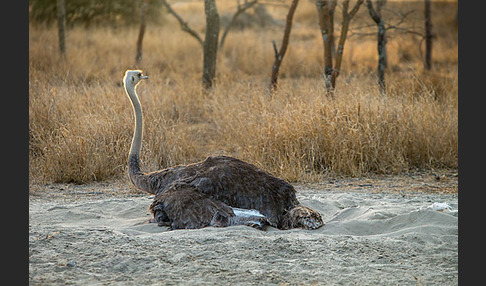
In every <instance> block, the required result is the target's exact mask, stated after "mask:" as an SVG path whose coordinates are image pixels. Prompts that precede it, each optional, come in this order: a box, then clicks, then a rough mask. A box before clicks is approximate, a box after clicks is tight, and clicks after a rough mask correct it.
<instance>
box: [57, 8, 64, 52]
mask: <svg viewBox="0 0 486 286" xmlns="http://www.w3.org/2000/svg"><path fill="white" fill-rule="evenodd" d="M57 27H58V36H59V51H60V53H61V57H63V58H64V56H65V55H66V6H65V3H64V0H57Z"/></svg>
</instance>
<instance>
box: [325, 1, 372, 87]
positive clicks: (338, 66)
mask: <svg viewBox="0 0 486 286" xmlns="http://www.w3.org/2000/svg"><path fill="white" fill-rule="evenodd" d="M363 1H364V0H358V1H357V2H356V4H355V5H354V7H353V9H352V10H351V11H350V12H349V13H348V6H349V0H344V1H343V23H342V27H341V35H340V37H339V44H338V49H337V54H336V60H335V64H334V68H333V70H332V74H331V85H330V87H331V89H332V90H334V89H335V88H336V78H337V77H338V76H339V74H340V72H341V63H342V61H343V52H344V43H345V42H346V37H347V35H348V30H349V24H350V22H351V19H352V18H353V17H354V15H356V13H357V12H358V10H359V7H360V6H361V4H362V3H363Z"/></svg>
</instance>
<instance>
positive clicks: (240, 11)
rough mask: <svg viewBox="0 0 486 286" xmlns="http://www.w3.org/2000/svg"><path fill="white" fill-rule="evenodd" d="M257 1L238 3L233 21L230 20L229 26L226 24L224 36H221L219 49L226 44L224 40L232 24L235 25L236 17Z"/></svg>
mask: <svg viewBox="0 0 486 286" xmlns="http://www.w3.org/2000/svg"><path fill="white" fill-rule="evenodd" d="M256 3H258V0H253V1H250V2H246V1H245V3H244V4H243V5H241V4H239V3H238V8H237V10H236V13H235V14H234V15H233V17H232V18H231V21H230V22H229V24H228V26H226V28H225V29H224V33H223V36H222V37H221V40H220V42H219V49H220V50H222V49H223V45H224V40H225V39H226V35H227V34H228V31H229V29H230V28H231V26H232V25H233V23H234V22H235V21H236V18H237V17H238V16H239V15H240V14H241V13H243V12H245V11H246V10H247V9H249V8H251V7H252V6H253V5H255V4H256Z"/></svg>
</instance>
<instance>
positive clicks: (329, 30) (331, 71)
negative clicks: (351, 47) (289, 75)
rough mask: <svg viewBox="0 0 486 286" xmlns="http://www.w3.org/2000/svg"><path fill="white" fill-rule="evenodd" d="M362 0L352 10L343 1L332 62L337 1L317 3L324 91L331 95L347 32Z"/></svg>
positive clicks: (338, 72)
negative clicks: (335, 49) (338, 32)
mask: <svg viewBox="0 0 486 286" xmlns="http://www.w3.org/2000/svg"><path fill="white" fill-rule="evenodd" d="M363 1H364V0H358V1H356V3H355V5H354V6H353V9H351V11H348V9H349V0H344V1H343V4H342V5H343V10H342V11H343V12H342V13H343V14H342V26H341V34H340V36H339V43H338V50H337V53H336V54H335V59H334V61H333V54H334V53H333V51H334V11H335V9H336V5H337V0H324V1H322V0H321V1H317V2H316V6H317V12H318V16H319V27H320V29H321V34H322V40H323V43H324V75H325V77H326V90H327V92H328V93H330V94H331V95H332V94H333V92H334V89H335V88H336V79H337V77H338V76H339V74H340V72H341V63H342V60H343V52H344V43H345V42H346V38H347V35H348V31H349V25H350V23H351V19H352V18H353V17H354V16H355V15H356V13H357V12H358V10H359V7H360V6H361V4H363Z"/></svg>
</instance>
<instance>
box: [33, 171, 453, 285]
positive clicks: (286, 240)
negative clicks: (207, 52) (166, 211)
mask: <svg viewBox="0 0 486 286" xmlns="http://www.w3.org/2000/svg"><path fill="white" fill-rule="evenodd" d="M457 179H458V175H457V171H456V172H454V171H438V172H416V173H410V174H405V175H400V176H379V177H378V176H377V177H374V178H360V179H339V178H333V179H329V180H326V181H323V182H321V183H317V184H308V185H307V184H306V185H296V189H297V191H298V199H299V200H300V201H301V203H302V204H304V205H307V206H309V207H312V208H314V209H316V210H318V211H319V212H320V213H321V214H322V215H323V218H324V221H325V222H326V223H327V224H326V225H325V226H324V227H322V228H320V229H318V230H316V231H306V230H301V229H293V230H287V231H281V230H278V229H273V228H270V229H268V230H267V231H259V230H256V229H253V228H250V227H246V226H234V227H228V228H212V227H209V228H204V229H199V230H176V231H168V230H167V228H165V227H158V226H156V225H155V224H150V223H147V221H148V219H149V218H150V215H149V212H148V206H149V204H150V203H151V200H152V198H151V197H150V196H149V195H147V194H143V193H139V192H135V191H134V190H133V188H132V187H131V186H127V185H125V182H109V183H96V184H89V185H70V184H63V185H59V184H55V185H35V186H31V190H30V203H29V280H30V284H32V285H38V284H44V283H48V284H80V285H85V284H96V283H109V284H117V283H118V284H123V285H127V284H128V285H131V284H134V285H135V284H137V285H138V284H160V283H163V284H166V285H181V284H182V285H194V284H197V285H201V284H202V285H206V284H216V285H228V284H245V285H253V284H264V285H296V284H298V285H309V284H312V285H316V284H318V285H339V284H344V285H349V284H359V285H383V284H386V285H397V284H399V285H417V284H422V285H426V284H440V285H456V284H457V283H458V196H457V188H458V180H457ZM434 203H439V204H442V205H445V204H447V206H448V208H446V209H443V210H436V209H434V208H432V205H433V204H434Z"/></svg>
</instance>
